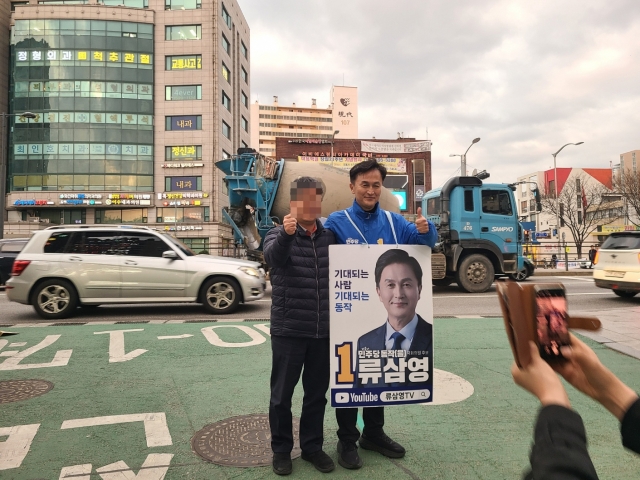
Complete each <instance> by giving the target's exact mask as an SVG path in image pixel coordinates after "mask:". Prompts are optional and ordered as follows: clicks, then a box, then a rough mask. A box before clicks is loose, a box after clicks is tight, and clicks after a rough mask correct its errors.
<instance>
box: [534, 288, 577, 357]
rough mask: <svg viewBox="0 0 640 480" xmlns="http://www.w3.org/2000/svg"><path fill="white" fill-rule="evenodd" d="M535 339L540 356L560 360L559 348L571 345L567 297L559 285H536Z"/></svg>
mask: <svg viewBox="0 0 640 480" xmlns="http://www.w3.org/2000/svg"><path fill="white" fill-rule="evenodd" d="M535 292H536V338H537V339H538V346H539V348H540V356H541V357H542V358H544V359H545V360H557V359H562V358H563V357H562V353H561V351H560V348H561V347H563V346H567V345H570V344H571V341H570V337H569V328H568V327H569V325H568V320H567V295H566V292H565V289H564V286H563V285H562V284H560V283H554V284H547V285H536V287H535Z"/></svg>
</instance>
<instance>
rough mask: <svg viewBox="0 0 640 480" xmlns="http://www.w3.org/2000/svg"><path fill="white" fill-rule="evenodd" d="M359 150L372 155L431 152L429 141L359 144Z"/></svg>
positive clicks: (364, 142) (362, 142) (363, 142)
mask: <svg viewBox="0 0 640 480" xmlns="http://www.w3.org/2000/svg"><path fill="white" fill-rule="evenodd" d="M360 150H362V151H363V152H373V153H419V152H430V151H431V140H423V141H421V142H397V143H396V142H393V143H392V142H366V141H361V142H360Z"/></svg>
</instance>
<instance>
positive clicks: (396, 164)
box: [298, 157, 407, 174]
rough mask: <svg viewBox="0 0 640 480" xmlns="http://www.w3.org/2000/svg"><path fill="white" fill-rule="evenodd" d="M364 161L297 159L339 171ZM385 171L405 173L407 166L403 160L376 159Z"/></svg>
mask: <svg viewBox="0 0 640 480" xmlns="http://www.w3.org/2000/svg"><path fill="white" fill-rule="evenodd" d="M364 160H366V158H362V157H333V159H332V158H331V157H298V161H299V162H316V163H320V164H322V165H331V166H332V167H336V168H339V169H341V170H347V171H348V170H351V167H353V166H354V165H355V164H357V163H360V162H362V161H364ZM377 160H378V163H381V164H382V165H384V166H385V168H386V169H387V173H392V174H393V173H407V164H406V160H405V159H404V158H378V159H377Z"/></svg>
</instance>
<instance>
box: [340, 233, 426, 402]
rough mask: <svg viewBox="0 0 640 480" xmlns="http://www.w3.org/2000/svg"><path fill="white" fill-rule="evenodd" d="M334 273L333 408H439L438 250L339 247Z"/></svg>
mask: <svg viewBox="0 0 640 480" xmlns="http://www.w3.org/2000/svg"><path fill="white" fill-rule="evenodd" d="M329 272H330V273H329V288H330V297H329V307H330V316H331V317H330V318H331V320H330V321H331V328H330V345H331V352H332V357H331V405H332V406H333V407H337V408H340V407H369V406H380V405H388V406H391V405H401V404H406V403H423V402H431V401H432V399H433V328H432V325H433V301H432V294H431V249H430V248H429V247H426V246H421V245H400V246H396V245H332V246H331V247H330V249H329ZM423 287H424V288H423ZM381 307H383V308H381Z"/></svg>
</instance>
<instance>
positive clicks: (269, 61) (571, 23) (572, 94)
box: [239, 0, 640, 187]
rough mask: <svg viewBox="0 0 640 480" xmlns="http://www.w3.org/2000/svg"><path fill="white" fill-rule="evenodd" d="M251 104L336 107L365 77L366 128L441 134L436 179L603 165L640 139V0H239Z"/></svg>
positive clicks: (511, 176) (362, 109)
mask: <svg viewBox="0 0 640 480" xmlns="http://www.w3.org/2000/svg"><path fill="white" fill-rule="evenodd" d="M239 3H240V7H241V8H242V10H243V12H244V14H245V17H246V18H247V21H248V23H249V26H250V28H251V101H252V102H254V101H255V100H256V99H258V100H259V101H260V102H262V103H270V102H271V101H272V97H273V95H278V97H279V102H280V103H281V104H291V103H293V102H296V103H297V104H298V105H300V106H310V105H311V98H316V99H317V100H318V106H319V107H326V106H327V105H328V104H329V92H330V89H331V86H332V85H342V84H343V75H344V85H349V86H355V87H358V102H359V136H360V138H371V137H376V138H378V139H382V138H391V139H393V138H397V133H398V132H403V134H404V136H405V137H415V138H418V139H424V138H425V136H426V131H427V128H428V132H429V139H430V140H432V141H433V147H432V157H431V158H432V167H433V185H434V187H435V186H439V185H441V184H442V183H443V182H444V181H445V180H446V179H447V178H449V177H450V176H452V175H454V174H459V169H460V158H459V157H451V158H450V157H449V154H452V153H455V154H461V153H464V151H465V150H466V149H467V147H468V146H469V145H470V144H471V140H472V139H474V138H475V137H481V139H482V140H481V141H480V142H479V143H477V144H476V145H474V146H473V147H472V148H471V150H469V153H468V154H467V164H468V170H469V172H471V171H472V170H473V169H474V168H477V169H478V170H484V169H486V170H487V171H489V172H490V173H491V178H490V180H494V181H498V182H511V181H515V179H516V177H517V176H519V175H524V174H527V173H530V172H533V171H537V170H545V169H547V168H550V167H553V157H552V155H551V154H552V153H554V152H555V151H556V150H558V149H559V148H560V147H561V146H562V145H564V144H565V143H569V142H579V141H583V142H585V143H584V145H581V146H577V147H574V146H569V147H567V148H565V149H564V150H563V151H562V153H560V154H559V155H558V157H557V160H558V166H559V167H567V166H572V167H592V168H593V167H596V168H597V167H600V168H608V167H609V166H610V162H613V163H614V164H615V163H619V155H620V153H624V152H628V151H630V150H634V149H640V8H639V4H638V0H580V1H573V0H571V1H568V0H562V1H557V0H555V1H549V0H542V1H540V0H538V1H536V2H530V1H526V2H525V1H524V0H523V1H515V0H505V1H499V0H495V1H490V0H472V1H471V0H469V1H456V2H450V1H444V0H442V1H433V0H410V1H409V0H404V1H403V0H399V1H396V2H389V1H387V0H385V1H382V0H271V1H268V2H266V1H264V0H239Z"/></svg>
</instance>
